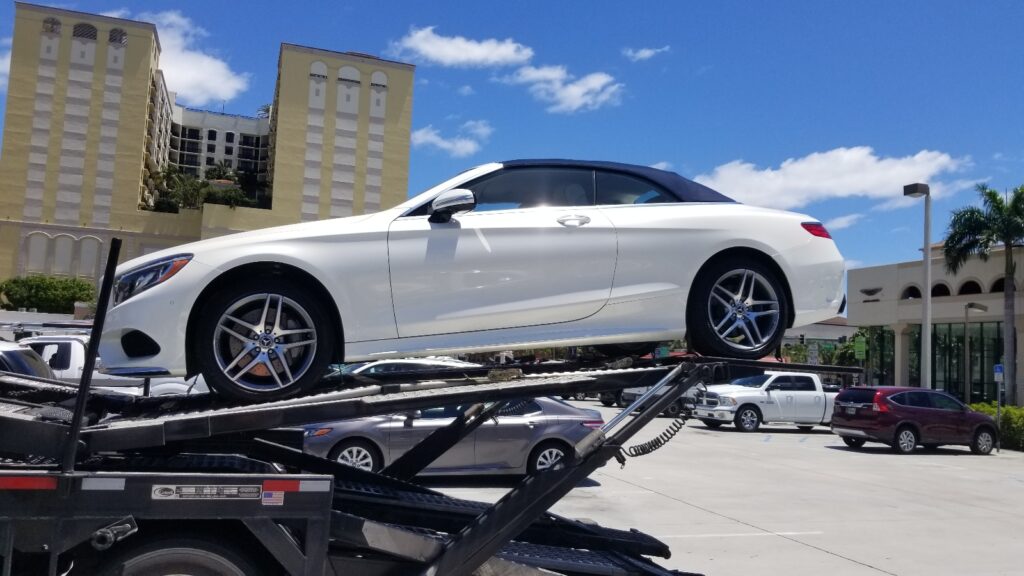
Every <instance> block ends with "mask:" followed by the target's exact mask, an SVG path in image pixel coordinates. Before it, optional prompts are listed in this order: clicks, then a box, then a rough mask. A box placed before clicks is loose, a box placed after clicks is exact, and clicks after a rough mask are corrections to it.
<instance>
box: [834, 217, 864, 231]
mask: <svg viewBox="0 0 1024 576" xmlns="http://www.w3.org/2000/svg"><path fill="white" fill-rule="evenodd" d="M863 217H864V215H863V214H847V215H845V216H837V217H835V218H833V219H831V220H829V221H828V222H825V228H826V229H828V230H842V229H843V228H849V227H851V226H853V225H854V224H856V223H857V221H858V220H860V219H861V218H863Z"/></svg>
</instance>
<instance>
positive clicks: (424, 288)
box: [100, 163, 844, 376]
mask: <svg viewBox="0 0 1024 576" xmlns="http://www.w3.org/2000/svg"><path fill="white" fill-rule="evenodd" d="M502 167H503V165H502V164H497V163H495V164H487V165H483V166H479V167H477V168H474V169H472V170H469V171H466V172H464V173H462V174H460V175H458V176H456V177H455V178H452V179H451V180H448V181H447V182H444V183H442V184H439V185H438V186H436V187H434V188H431V189H430V190H427V191H426V192H424V193H422V194H420V195H418V196H416V197H414V198H411V199H410V200H408V201H406V202H404V203H402V204H400V205H398V206H396V207H394V208H390V209H387V210H383V211H381V212H378V213H375V214H369V215H362V216H353V217H349V218H339V219H333V220H323V221H318V222H307V223H302V224H294V225H289V226H283V227H278V228H270V229H265V230H257V231H253V232H246V233H239V234H233V235H229V236H224V237H220V238H214V239H210V240H204V241H201V242H196V243H193V244H188V245H184V246H178V247H175V248H172V249H168V250H164V251H161V252H157V253H153V254H148V255H146V256H143V257H140V258H136V259H134V260H131V261H128V262H125V263H124V264H121V265H120V266H119V267H118V269H117V275H118V276H121V275H122V274H124V273H125V272H128V271H131V270H132V269H134V268H137V267H139V266H142V265H145V264H147V263H151V262H153V261H155V260H158V259H160V258H166V257H170V256H174V255H179V254H191V255H192V259H191V261H190V262H189V263H188V264H187V265H186V266H184V267H183V268H182V269H181V270H180V272H177V274H176V276H174V277H173V278H172V279H170V280H168V281H166V282H163V283H160V284H157V285H155V286H153V287H152V288H149V289H146V290H145V291H143V292H141V293H139V294H137V295H134V296H132V297H131V298H129V299H128V300H126V301H124V302H121V303H119V304H118V305H116V306H113V307H112V308H111V309H110V311H109V313H108V316H107V319H106V328H105V330H104V333H103V336H102V340H101V346H100V353H101V355H102V356H103V359H104V362H105V369H106V370H108V371H110V372H112V373H118V374H125V375H135V376H138V375H146V374H169V375H175V376H180V375H184V374H186V372H187V371H188V372H189V373H194V372H196V371H197V368H196V367H195V366H187V358H186V356H187V355H186V333H187V327H188V321H189V314H190V311H191V310H192V309H193V306H194V305H195V304H196V302H197V299H198V298H199V297H200V295H201V293H202V292H203V290H204V288H206V287H207V286H208V285H210V283H211V282H213V281H214V280H215V279H217V278H218V277H219V276H221V275H222V274H224V273H225V272H227V271H229V270H232V269H235V268H237V267H239V266H244V265H247V264H253V263H259V262H268V261H270V262H275V263H280V264H283V265H286V266H290V267H294V268H295V269H298V270H300V271H302V272H305V273H306V274H307V275H308V276H309V277H310V279H311V280H315V282H317V283H319V284H320V285H321V286H322V287H323V288H324V289H325V290H326V291H327V292H329V294H330V299H331V304H332V305H333V307H334V308H335V309H336V311H337V313H338V316H339V317H340V320H341V324H342V326H343V337H344V356H343V357H337V358H335V361H336V362H355V361H363V360H375V359H381V358H403V357H408V356H426V355H446V354H455V353H465V352H482V351H496V350H514V349H524V348H537V347H549V346H575V345H594V344H606V343H624V342H649V341H663V340H674V339H679V338H682V337H683V336H684V335H685V332H686V321H685V313H684V311H685V306H686V301H687V296H688V294H689V292H690V288H691V285H692V284H693V282H694V278H695V276H696V274H697V272H698V270H699V269H700V268H701V266H702V265H703V264H704V263H705V262H707V261H708V259H709V258H711V257H712V256H713V255H715V254H718V253H720V252H722V251H724V250H727V249H731V248H745V249H750V250H756V251H758V252H760V253H763V254H764V255H767V256H768V257H769V258H770V259H771V261H772V262H774V263H775V264H776V265H777V266H778V269H779V270H781V272H782V274H783V275H784V277H785V279H786V280H787V281H788V282H789V285H790V286H791V287H792V290H791V293H792V305H793V306H792V310H791V312H792V325H794V326H800V325H805V324H811V323H814V322H818V321H821V320H825V319H827V318H831V317H833V316H835V315H836V313H837V311H839V309H840V307H841V302H842V301H843V298H844V296H843V292H842V277H843V259H842V257H841V256H840V254H839V252H838V250H837V249H836V247H835V244H834V243H833V242H832V241H831V240H830V239H827V238H820V237H816V236H814V235H812V234H810V233H808V231H806V230H805V229H803V228H801V223H804V222H808V221H813V220H814V219H813V218H810V217H808V216H805V215H801V214H794V213H791V212H783V211H777V210H770V209H766V208H756V207H752V206H745V205H742V204H739V203H733V202H706V203H703V202H678V203H659V204H622V205H608V206H600V205H584V206H540V207H532V208H522V209H508V210H495V211H484V212H472V211H471V212H461V213H458V214H457V215H456V216H455V217H454V218H453V220H452V223H450V224H451V225H444V224H442V225H438V224H435V223H431V222H429V221H428V216H427V215H425V214H424V215H412V213H413V212H415V211H416V210H417V209H418V208H421V207H423V206H424V205H425V204H428V203H430V202H431V201H432V200H433V199H434V198H435V197H437V196H438V195H439V194H441V193H443V192H445V191H448V190H452V189H456V188H459V187H460V185H463V184H465V183H467V182H469V181H471V180H474V179H476V178H478V177H480V176H482V175H485V174H489V173H492V172H495V171H498V170H501V169H502ZM421 211H422V210H421ZM566 219H569V220H570V222H569V224H568V225H567V224H566V222H565V220H566ZM574 219H575V220H574ZM576 222H585V223H586V225H585V226H583V225H572V224H574V223H576ZM132 330H138V331H141V332H143V333H145V334H147V335H148V336H150V337H151V338H152V339H153V340H154V341H155V342H157V343H159V345H160V351H159V353H157V354H155V355H152V356H148V357H143V358H132V357H129V356H128V355H126V353H125V351H124V350H123V348H122V345H121V343H120V339H121V337H122V335H124V334H125V333H127V332H129V331H132Z"/></svg>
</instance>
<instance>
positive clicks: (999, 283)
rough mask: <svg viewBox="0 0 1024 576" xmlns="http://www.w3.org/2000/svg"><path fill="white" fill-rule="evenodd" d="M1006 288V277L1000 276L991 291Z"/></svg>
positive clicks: (999, 290) (994, 291)
mask: <svg viewBox="0 0 1024 576" xmlns="http://www.w3.org/2000/svg"><path fill="white" fill-rule="evenodd" d="M1003 290H1006V278H1000V279H998V280H996V281H995V282H993V283H992V289H991V290H989V292H992V293H996V292H1002V291H1003Z"/></svg>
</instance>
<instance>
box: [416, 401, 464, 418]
mask: <svg viewBox="0 0 1024 576" xmlns="http://www.w3.org/2000/svg"><path fill="white" fill-rule="evenodd" d="M467 406H468V405H467ZM467 406H460V405H459V404H452V405H449V406H441V407H440V408H425V409H423V410H420V418H430V419H438V418H455V417H457V416H460V415H461V414H462V411H463V410H465V409H466V408H467Z"/></svg>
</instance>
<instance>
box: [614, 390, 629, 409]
mask: <svg viewBox="0 0 1024 576" xmlns="http://www.w3.org/2000/svg"><path fill="white" fill-rule="evenodd" d="M615 405H616V406H617V407H619V408H627V407H629V403H627V402H626V400H625V399H623V398H622V392H619V393H618V394H617V395H616V396H615Z"/></svg>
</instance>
